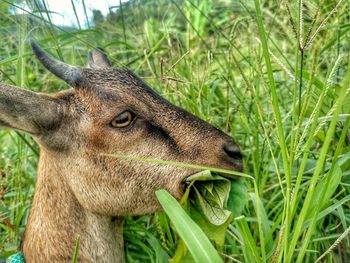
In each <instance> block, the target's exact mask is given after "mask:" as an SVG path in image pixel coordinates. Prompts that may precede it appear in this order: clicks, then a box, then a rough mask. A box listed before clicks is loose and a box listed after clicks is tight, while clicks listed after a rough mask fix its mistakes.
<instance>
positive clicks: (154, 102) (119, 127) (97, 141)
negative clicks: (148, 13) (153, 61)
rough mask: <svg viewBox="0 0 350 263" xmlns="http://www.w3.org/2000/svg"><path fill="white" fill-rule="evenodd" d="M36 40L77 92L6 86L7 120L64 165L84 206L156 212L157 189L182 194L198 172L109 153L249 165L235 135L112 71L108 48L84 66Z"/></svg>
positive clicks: (0, 102) (0, 93) (2, 118)
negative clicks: (57, 56) (63, 58)
mask: <svg viewBox="0 0 350 263" xmlns="http://www.w3.org/2000/svg"><path fill="white" fill-rule="evenodd" d="M31 44H32V48H33V50H34V53H35V54H36V56H37V58H38V59H39V60H40V61H41V63H42V64H43V65H44V66H45V67H46V68H47V69H48V70H49V71H51V72H52V73H54V74H55V75H56V76H57V77H59V78H61V79H62V80H64V81H65V82H67V83H68V84H69V85H70V86H71V87H72V89H69V90H67V91H63V92H58V93H54V94H42V93H34V92H31V91H27V90H23V89H19V88H15V87H12V86H8V85H0V125H1V126H5V127H8V128H12V129H17V130H21V131H24V132H27V133H29V134H31V135H32V136H33V137H34V139H35V140H36V141H37V142H38V143H39V145H40V147H41V152H42V153H41V154H42V155H44V156H42V158H43V160H42V164H41V166H50V165H51V166H53V167H54V168H53V169H57V170H59V171H60V177H61V178H60V180H62V181H64V182H65V183H66V185H68V186H69V189H67V191H72V192H73V193H74V195H75V196H76V198H77V200H78V201H79V203H80V204H81V205H82V206H83V207H84V208H85V209H88V210H90V211H92V212H96V213H99V214H104V215H111V216H124V215H137V214H143V213H148V212H153V211H155V210H157V209H158V208H159V204H158V202H157V200H156V197H155V191H156V190H158V189H161V188H165V189H166V190H168V191H169V192H170V193H171V194H173V195H174V196H176V197H177V198H180V197H181V196H182V194H183V187H182V182H183V181H184V179H185V178H187V177H188V176H190V175H191V174H193V173H194V172H196V171H195V170H193V169H189V168H183V167H178V166H174V165H162V164H159V163H149V162H141V161H130V160H122V159H120V158H111V157H107V156H105V155H104V154H106V153H107V154H117V155H125V156H139V157H143V158H152V159H161V160H168V161H176V162H184V163H191V164H197V165H204V166H211V167H219V168H226V169H231V170H232V169H233V170H241V169H242V162H241V159H242V155H241V153H240V150H239V147H238V146H237V144H236V143H235V142H234V141H233V140H232V139H231V138H230V137H229V136H227V135H226V134H224V133H223V132H221V131H219V130H218V129H216V128H214V127H213V126H211V125H210V124H208V123H207V122H205V121H203V120H201V119H199V118H197V117H195V116H194V115H192V114H191V113H189V112H187V111H185V110H183V109H181V108H178V107H176V106H174V105H172V104H171V103H169V102H168V101H167V100H165V99H164V98H162V97H161V96H159V95H158V94H157V93H156V92H155V91H153V90H152V89H151V88H150V87H149V86H147V84H146V83H145V82H143V81H142V80H141V79H140V78H138V77H137V76H136V75H135V74H134V73H132V72H131V71H129V70H126V69H114V68H112V67H111V64H110V62H109V61H108V59H107V57H106V56H105V54H104V53H103V51H102V50H98V49H96V50H94V51H92V52H90V55H89V67H87V68H80V67H74V66H71V65H67V64H65V63H63V62H61V61H58V60H56V59H55V58H53V57H51V56H50V55H48V54H47V53H46V52H44V51H43V50H42V49H41V48H40V47H39V46H38V45H37V44H36V43H35V42H32V43H31ZM44 168H45V167H42V169H44ZM39 169H41V168H39ZM46 176H50V175H49V174H47V175H46Z"/></svg>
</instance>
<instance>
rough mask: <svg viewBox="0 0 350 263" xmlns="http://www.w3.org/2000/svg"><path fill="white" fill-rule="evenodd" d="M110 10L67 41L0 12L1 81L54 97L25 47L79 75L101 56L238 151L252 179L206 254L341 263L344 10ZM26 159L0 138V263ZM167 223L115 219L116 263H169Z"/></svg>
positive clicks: (2, 4) (58, 84)
mask: <svg viewBox="0 0 350 263" xmlns="http://www.w3.org/2000/svg"><path fill="white" fill-rule="evenodd" d="M24 2H26V3H27V5H26V6H25V5H22V4H23V3H24ZM35 3H37V4H35ZM72 3H73V4H74V5H76V6H78V5H83V4H84V1H72ZM19 11H21V12H19ZM51 11H54V10H51ZM111 11H112V12H111V13H110V14H109V15H108V16H107V17H102V16H101V15H100V14H99V13H97V12H95V16H94V19H92V18H91V19H90V21H89V25H87V26H84V25H83V23H82V20H84V19H85V18H80V17H78V16H77V17H76V19H77V23H76V27H71V28H69V27H59V26H55V25H53V24H52V23H51V20H50V18H49V13H50V10H48V9H47V6H46V4H45V0H38V1H29V0H28V1H14V0H3V1H0V37H1V45H0V81H1V82H5V83H8V84H13V85H17V86H19V87H23V88H27V89H31V90H35V91H42V92H53V91H57V90H62V89H66V88H67V86H66V84H64V83H63V82H62V81H60V80H58V79H57V78H56V77H54V76H53V75H52V74H50V73H48V71H46V70H44V68H43V67H42V66H41V65H40V64H39V62H38V61H37V60H36V59H34V57H33V53H32V51H31V49H30V47H29V45H28V39H29V38H35V39H36V40H38V41H39V42H40V43H41V45H42V46H44V47H47V48H48V51H49V52H51V53H52V54H54V55H55V56H56V57H59V58H60V59H62V60H64V61H65V62H67V63H70V64H74V65H79V66H84V65H85V63H86V54H87V51H88V50H89V49H91V48H93V47H96V46H100V47H103V48H104V49H105V50H106V51H107V53H108V54H109V56H110V59H111V61H112V63H113V65H114V66H115V67H128V68H130V69H132V70H133V71H135V72H136V73H137V74H138V75H139V76H141V77H142V78H143V79H144V80H145V81H147V82H148V83H149V84H150V85H151V86H152V87H153V88H154V89H156V90H157V91H158V92H159V93H160V94H162V95H163V96H164V97H166V98H167V99H169V100H170V101H171V102H173V103H174V104H175V105H178V106H181V107H183V108H185V109H187V110H188V111H190V112H192V113H194V114H195V115H197V116H198V117H200V118H202V119H204V120H206V121H208V122H210V123H211V124H213V125H214V126H216V127H218V128H219V129H221V130H223V131H225V132H226V133H227V134H229V135H231V136H232V137H234V138H235V139H236V141H237V142H238V143H239V144H240V146H241V149H242V152H243V154H244V166H245V168H244V173H246V174H249V175H251V176H252V177H253V178H254V179H253V180H251V179H246V184H247V187H248V193H247V200H246V203H245V207H244V210H243V212H242V214H240V215H235V219H234V220H233V222H232V223H231V225H230V226H229V227H228V230H227V233H226V239H225V245H224V246H223V247H222V248H218V249H219V250H220V252H219V253H220V255H222V257H223V258H224V260H225V262H288V263H289V262H315V261H317V262H349V261H350V235H349V232H350V129H349V125H350V114H349V113H350V94H349V93H350V67H349V62H350V2H349V1H348V0H346V1H343V0H324V1H322V0H309V1H306V0H305V1H302V0H299V1H274V0H271V1H263V0H248V1H246V0H232V1H229V0H218V1H210V0H181V1H175V0H174V1H172V0H159V1H155V0H148V1H147V0H134V1H130V2H128V3H124V4H123V6H122V8H119V9H117V8H114V9H111ZM19 13H21V14H19ZM38 155H39V148H38V146H37V145H36V143H35V142H34V141H33V140H32V139H31V138H30V137H29V136H28V135H26V134H22V133H18V132H14V131H9V130H4V129H1V130H0V173H1V176H0V258H1V259H2V258H6V257H7V256H9V255H10V254H12V253H13V252H15V251H16V250H17V249H18V247H19V245H20V240H21V237H22V235H23V232H24V230H25V226H26V222H27V219H28V214H29V210H30V204H31V199H32V197H33V193H34V186H35V180H36V166H37V160H38ZM166 224H167V223H166V220H165V219H164V215H156V216H152V215H147V216H141V217H137V218H127V219H126V226H125V230H124V235H125V240H126V255H127V260H128V262H167V261H168V259H169V258H172V257H173V256H174V253H175V250H176V247H177V244H178V242H179V240H178V238H177V237H175V236H174V239H172V238H170V236H172V234H171V233H170V232H171V231H170V230H169V231H167V225H166ZM169 233H170V234H169Z"/></svg>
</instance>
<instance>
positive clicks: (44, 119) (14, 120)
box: [0, 84, 62, 135]
mask: <svg viewBox="0 0 350 263" xmlns="http://www.w3.org/2000/svg"><path fill="white" fill-rule="evenodd" d="M60 112H61V111H60V106H59V102H58V100H57V99H55V98H52V97H49V96H47V95H41V94H37V93H35V92H31V91H28V90H23V89H20V88H17V87H13V86H9V85H5V84H0V126H2V127H7V128H11V129H16V130H21V131H25V132H28V133H30V134H32V135H40V134H43V133H45V132H48V131H50V130H52V129H54V128H55V127H56V126H57V125H58V124H59V123H60V120H61V114H62V113H60Z"/></svg>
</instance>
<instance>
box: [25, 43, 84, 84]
mask: <svg viewBox="0 0 350 263" xmlns="http://www.w3.org/2000/svg"><path fill="white" fill-rule="evenodd" d="M30 44H31V46H32V48H33V51H34V53H35V55H36V56H37V58H38V59H39V60H40V62H41V63H42V64H43V65H44V67H45V68H47V69H48V70H49V71H51V72H52V73H53V74H55V75H56V76H57V77H59V78H60V79H62V80H64V81H65V82H67V83H68V84H69V85H71V86H73V87H76V86H78V85H79V83H80V82H81V80H82V76H81V75H82V74H81V69H80V68H78V67H74V66H71V65H68V64H66V63H63V62H61V61H59V60H57V59H55V58H53V57H52V56H50V55H49V54H47V53H46V52H45V51H43V50H42V49H41V47H40V46H39V45H38V43H37V42H36V41H34V40H30Z"/></svg>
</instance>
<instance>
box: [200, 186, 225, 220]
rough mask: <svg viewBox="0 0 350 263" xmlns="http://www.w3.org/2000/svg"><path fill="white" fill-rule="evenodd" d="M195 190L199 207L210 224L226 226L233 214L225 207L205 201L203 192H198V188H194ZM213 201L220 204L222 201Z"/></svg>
mask: <svg viewBox="0 0 350 263" xmlns="http://www.w3.org/2000/svg"><path fill="white" fill-rule="evenodd" d="M194 190H195V193H196V204H197V207H199V208H200V211H201V212H202V214H203V215H204V216H205V218H206V219H208V221H209V222H210V223H212V224H213V225H217V226H219V225H222V224H224V223H225V222H226V221H227V220H228V219H229V217H230V216H231V212H230V211H229V210H226V209H224V208H223V207H219V206H214V205H212V204H211V203H209V202H208V201H207V200H206V199H205V197H203V196H202V195H201V192H200V191H198V189H197V188H196V187H194ZM213 201H217V202H219V201H220V200H214V199H213ZM216 204H218V203H216Z"/></svg>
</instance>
